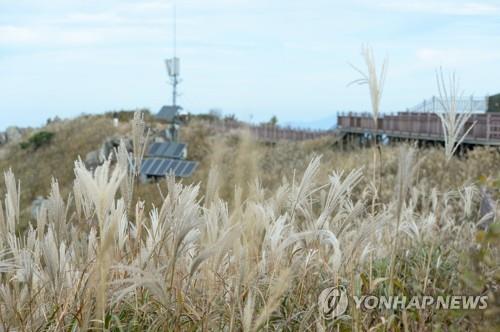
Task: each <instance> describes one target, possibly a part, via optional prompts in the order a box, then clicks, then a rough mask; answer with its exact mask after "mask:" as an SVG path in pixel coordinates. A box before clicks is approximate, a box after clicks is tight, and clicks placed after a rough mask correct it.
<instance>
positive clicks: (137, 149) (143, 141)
mask: <svg viewBox="0 0 500 332" xmlns="http://www.w3.org/2000/svg"><path fill="white" fill-rule="evenodd" d="M131 124H132V144H133V149H134V167H135V169H134V170H135V175H136V176H139V174H140V172H141V165H142V158H143V157H144V153H145V152H146V147H147V144H148V138H149V129H148V131H147V133H146V134H145V131H146V123H145V122H144V114H143V113H142V112H141V111H137V112H135V113H134V118H133V119H132V123H131Z"/></svg>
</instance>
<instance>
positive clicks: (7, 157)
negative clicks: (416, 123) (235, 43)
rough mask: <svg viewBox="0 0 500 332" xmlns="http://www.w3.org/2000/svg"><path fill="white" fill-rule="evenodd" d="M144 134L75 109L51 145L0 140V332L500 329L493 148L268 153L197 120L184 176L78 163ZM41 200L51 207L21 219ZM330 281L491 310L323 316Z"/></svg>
mask: <svg viewBox="0 0 500 332" xmlns="http://www.w3.org/2000/svg"><path fill="white" fill-rule="evenodd" d="M129 118H130V117H129ZM143 121H145V123H144V122H143ZM143 126H146V128H148V127H149V128H150V129H151V131H150V133H153V136H154V132H157V131H160V130H162V129H163V127H162V126H163V125H162V124H160V123H156V122H153V120H152V119H150V118H148V117H145V118H144V120H143V119H142V118H141V117H140V116H139V115H136V117H135V120H130V122H129V119H122V121H121V122H120V125H119V126H118V127H117V128H115V127H113V125H112V121H111V119H110V118H109V117H106V116H92V117H81V118H77V119H74V120H68V121H63V122H58V123H53V124H50V125H48V126H47V127H46V128H41V129H40V130H39V131H46V132H52V133H54V136H53V138H52V139H51V140H50V142H49V143H47V144H44V145H43V146H40V147H38V148H36V149H34V148H24V149H23V148H21V146H20V145H19V144H17V145H10V146H6V147H4V149H8V152H7V153H5V154H4V157H3V158H2V159H1V160H0V171H2V173H5V176H4V177H3V178H2V179H1V180H0V194H1V197H4V198H5V199H4V200H3V202H2V205H1V207H2V208H1V209H0V212H1V213H0V228H1V230H2V232H1V236H0V246H1V251H0V252H1V253H2V256H1V259H2V261H1V264H0V274H1V279H0V284H1V285H0V314H1V315H0V325H1V326H2V328H3V330H9V329H16V330H26V331H28V330H36V329H48V330H86V329H89V328H106V329H110V330H120V329H124V330H136V331H142V330H145V329H147V328H149V329H151V330H228V331H231V330H234V331H236V330H243V331H257V330H262V329H264V330H301V331H303V330H310V331H323V330H324V331H328V330H333V329H335V330H352V329H356V330H369V329H380V330H448V329H450V330H494V329H495V328H496V326H497V324H499V321H498V317H499V314H500V311H499V306H498V304H499V302H498V301H499V292H498V289H499V288H498V282H499V280H500V275H499V274H498V265H499V256H498V249H499V247H498V245H499V240H500V233H499V228H498V223H495V222H493V220H492V221H490V222H489V223H488V227H477V224H480V223H481V222H482V221H484V220H483V219H484V216H483V215H482V214H481V211H480V206H481V201H482V196H481V190H487V191H488V192H489V193H490V194H491V195H492V197H495V198H496V199H497V198H498V190H499V189H500V185H499V183H498V180H499V179H500V173H499V168H498V165H500V154H499V153H498V151H497V150H495V149H488V148H476V149H474V150H472V151H469V152H467V154H464V155H456V156H454V157H453V158H451V160H449V161H448V160H447V158H446V155H445V153H444V151H443V149H439V148H429V149H417V148H415V147H413V146H412V145H411V144H400V145H395V146H381V147H380V149H379V150H373V149H360V148H358V147H354V146H353V147H349V146H340V145H338V144H336V141H335V139H333V138H323V139H321V140H313V141H304V142H286V141H280V142H277V143H276V144H264V143H262V142H259V141H256V140H255V139H254V138H252V137H251V136H250V135H249V133H248V132H246V131H245V130H242V131H236V132H231V133H224V134H221V133H218V132H214V131H213V130H211V129H210V127H208V126H206V125H205V124H204V122H202V121H196V120H193V121H191V122H190V123H189V124H188V125H186V126H185V127H183V128H182V132H181V140H182V141H184V142H186V143H188V144H189V148H188V158H189V159H191V160H197V161H199V162H200V167H199V169H198V170H197V172H196V173H195V175H194V176H193V177H192V178H190V179H184V180H183V181H180V180H179V179H173V178H169V179H165V180H161V181H159V182H153V183H141V182H140V181H138V178H137V174H136V173H135V172H134V170H131V169H130V168H129V167H128V166H127V159H128V158H132V157H133V156H132V154H128V153H127V151H126V150H124V149H121V150H120V149H119V150H118V151H117V155H116V156H115V157H114V158H111V159H109V160H108V161H106V162H104V164H103V165H101V166H99V167H97V169H95V170H89V169H88V168H87V167H86V166H85V165H84V164H83V163H82V162H77V163H76V164H75V160H78V157H79V156H82V158H83V157H84V156H85V155H86V154H87V153H88V152H90V151H92V150H95V149H96V148H97V147H98V146H99V145H101V144H102V142H103V141H104V140H106V139H107V138H108V137H111V136H118V137H122V138H130V139H136V138H134V137H132V134H131V133H132V131H133V129H134V128H135V131H136V132H137V128H143ZM33 134H35V132H31V133H29V135H33ZM29 135H27V136H26V137H24V138H23V141H27V140H29V137H30V136H29ZM141 135H143V137H145V135H146V132H143V133H141ZM373 151H377V159H376V160H377V162H376V163H374V162H373V160H374V159H373ZM115 160H117V162H115ZM9 169H12V173H10V172H9V171H8V170H9ZM51 178H55V179H57V181H58V184H57V185H54V184H52V185H51ZM18 181H19V182H20V184H21V185H20V192H18V187H17V185H16V184H17V183H18ZM40 195H42V196H44V197H47V201H46V202H45V203H44V205H43V206H42V207H41V209H40V211H39V212H38V214H37V216H36V218H33V217H32V216H31V209H30V205H31V202H32V201H33V199H35V198H36V197H37V196H40ZM18 197H20V199H18ZM69 197H71V198H69ZM494 217H495V216H493V218H494ZM338 285H341V286H343V287H345V289H347V291H348V292H349V294H360V295H378V296H380V295H390V294H401V295H420V296H424V295H428V296H438V295H464V294H467V295H484V296H487V297H488V304H489V305H488V308H487V310H468V311H467V310H462V311H460V310H458V311H457V310H438V309H435V308H433V307H428V308H422V309H418V308H412V309H408V310H387V309H383V308H378V309H374V310H357V309H356V308H354V306H353V304H352V303H351V304H350V306H349V308H348V311H347V312H346V313H344V314H343V315H342V316H340V317H337V318H336V319H325V318H324V317H323V316H322V315H321V313H320V312H319V309H318V304H317V303H318V296H319V294H320V293H321V291H322V290H323V289H325V288H327V287H332V286H338Z"/></svg>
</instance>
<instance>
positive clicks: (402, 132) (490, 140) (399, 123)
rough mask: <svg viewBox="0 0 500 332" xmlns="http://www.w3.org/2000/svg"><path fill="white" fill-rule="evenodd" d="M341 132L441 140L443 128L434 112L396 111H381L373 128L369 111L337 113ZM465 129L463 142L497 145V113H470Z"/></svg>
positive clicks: (499, 136)
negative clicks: (388, 112)
mask: <svg viewBox="0 0 500 332" xmlns="http://www.w3.org/2000/svg"><path fill="white" fill-rule="evenodd" d="M337 123H338V127H339V130H340V131H342V132H344V133H371V134H377V135H387V136H390V137H401V138H412V139H422V140H443V139H444V135H443V127H442V125H441V120H440V118H439V117H438V116H437V115H436V114H435V113H430V112H429V113H422V112H399V113H397V114H381V115H380V117H379V118H378V121H377V130H375V122H374V121H373V118H372V116H371V114H368V113H363V114H356V113H347V114H345V113H341V114H339V116H338V118H337ZM470 127H472V129H471V130H470V131H469V133H468V134H467V136H466V137H465V140H464V143H471V144H486V145H500V113H474V114H472V115H471V117H470V118H469V120H468V121H467V122H466V124H465V126H464V129H463V130H464V132H465V131H467V130H469V128H470Z"/></svg>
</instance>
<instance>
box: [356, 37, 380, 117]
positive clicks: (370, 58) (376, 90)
mask: <svg viewBox="0 0 500 332" xmlns="http://www.w3.org/2000/svg"><path fill="white" fill-rule="evenodd" d="M361 56H362V57H363V59H364V61H365V65H366V72H364V71H363V70H361V69H358V68H357V67H355V66H353V65H351V67H352V68H353V69H354V70H356V71H357V72H358V73H359V74H360V75H361V78H359V79H357V80H355V81H352V82H351V83H349V85H351V84H359V85H364V84H366V85H368V90H369V92H370V100H371V104H372V117H373V120H374V121H375V123H376V122H377V119H378V115H379V111H380V101H381V99H382V92H383V90H384V84H385V78H386V74H387V58H386V59H384V62H383V63H382V66H381V68H380V72H379V73H377V66H376V62H375V56H374V55H373V49H372V48H371V47H362V48H361Z"/></svg>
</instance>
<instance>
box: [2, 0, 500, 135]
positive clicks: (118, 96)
mask: <svg viewBox="0 0 500 332" xmlns="http://www.w3.org/2000/svg"><path fill="white" fill-rule="evenodd" d="M499 17H500V1H499V0H489V1H487V0H477V1H464V0H418V1H417V0H415V1H414V0H407V1H405V0H393V1H386V0H379V1H372V0H351V1H336V0H308V1H304V0H300V1H298V0H177V18H178V19H177V21H178V27H177V32H178V34H177V35H178V55H179V56H180V57H181V61H182V64H181V66H182V78H183V82H182V84H181V86H180V90H181V93H182V95H181V97H180V103H181V104H182V106H183V107H184V108H185V109H186V110H188V111H191V112H204V111H207V110H209V109H211V108H218V109H221V110H222V111H223V113H234V114H236V115H237V117H238V118H240V119H243V120H249V119H251V118H252V119H253V121H261V120H267V119H269V118H270V117H271V116H272V115H276V116H277V117H278V119H279V120H280V122H282V123H283V122H303V123H308V122H315V121H317V120H321V119H327V118H331V117H332V116H333V115H334V114H335V112H336V111H338V110H364V109H367V108H368V107H369V99H368V98H369V97H368V93H367V91H366V87H363V86H350V87H347V84H348V83H349V82H351V81H352V80H354V79H357V78H358V75H357V74H356V72H355V71H354V70H353V69H352V68H351V67H350V66H349V64H350V63H352V64H354V65H356V66H361V65H362V59H361V57H360V49H361V45H363V44H367V43H368V44H370V45H371V46H372V47H373V49H374V51H375V54H376V55H377V60H378V61H379V62H381V60H382V59H383V58H384V57H385V56H388V57H389V71H388V78H387V84H386V89H385V93H384V96H383V100H382V108H383V110H386V111H394V110H401V109H404V108H406V107H408V106H412V105H414V104H417V103H418V102H420V101H421V100H422V99H424V98H425V97H430V96H432V95H433V94H435V93H436V87H435V85H436V84H435V77H434V71H435V69H436V68H437V67H439V66H443V67H444V69H445V70H450V71H451V70H454V71H456V72H457V74H458V75H459V77H460V79H461V86H462V89H463V90H464V91H465V93H466V94H474V95H476V96H483V95H485V94H487V93H490V94H493V93H497V92H500V84H499V77H500V38H499V37H500V20H499ZM172 36H173V34H172V0H142V1H131V0H119V1H118V0H46V1H39V0H15V1H13V0H0V129H2V128H5V127H6V126H8V125H14V124H15V125H21V126H26V125H32V126H33V125H40V124H42V123H43V122H44V121H45V120H46V119H47V118H48V117H53V116H56V115H58V116H61V117H71V116H75V115H78V114H81V113H83V112H85V113H98V112H104V111H109V110H114V109H132V108H136V107H147V108H150V109H151V110H153V111H156V110H158V109H159V108H160V106H161V105H163V104H167V103H169V102H170V87H169V85H168V84H167V79H166V72H165V68H164V63H163V59H164V58H166V57H169V56H171V55H172Z"/></svg>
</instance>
